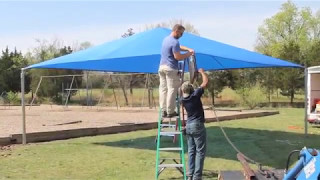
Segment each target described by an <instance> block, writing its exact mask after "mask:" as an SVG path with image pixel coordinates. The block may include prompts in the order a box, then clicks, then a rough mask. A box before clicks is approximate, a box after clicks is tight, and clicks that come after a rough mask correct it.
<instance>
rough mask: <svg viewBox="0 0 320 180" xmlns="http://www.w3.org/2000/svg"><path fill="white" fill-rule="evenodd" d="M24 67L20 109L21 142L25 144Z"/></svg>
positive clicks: (21, 76)
mask: <svg viewBox="0 0 320 180" xmlns="http://www.w3.org/2000/svg"><path fill="white" fill-rule="evenodd" d="M24 73H25V71H24V69H23V68H22V69H21V74H20V78H21V107H22V108H21V110H22V144H27V137H26V109H25V102H24V90H25V89H24Z"/></svg>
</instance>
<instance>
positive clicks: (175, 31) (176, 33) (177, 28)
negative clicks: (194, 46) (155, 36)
mask: <svg viewBox="0 0 320 180" xmlns="http://www.w3.org/2000/svg"><path fill="white" fill-rule="evenodd" d="M184 30H185V28H184V27H183V26H182V25H181V24H176V25H174V26H173V28H172V35H173V37H174V38H176V39H179V38H180V37H181V36H182V35H183V32H184Z"/></svg>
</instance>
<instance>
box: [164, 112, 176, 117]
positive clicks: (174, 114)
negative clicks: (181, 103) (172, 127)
mask: <svg viewBox="0 0 320 180" xmlns="http://www.w3.org/2000/svg"><path fill="white" fill-rule="evenodd" d="M174 116H179V114H178V113H177V112H173V113H172V114H168V115H167V117H168V118H172V117H174Z"/></svg>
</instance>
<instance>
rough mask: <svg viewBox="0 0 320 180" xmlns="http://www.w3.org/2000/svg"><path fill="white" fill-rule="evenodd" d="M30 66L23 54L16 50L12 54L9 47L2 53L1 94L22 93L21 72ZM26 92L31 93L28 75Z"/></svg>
mask: <svg viewBox="0 0 320 180" xmlns="http://www.w3.org/2000/svg"><path fill="white" fill-rule="evenodd" d="M27 65H28V62H27V60H26V59H25V58H24V57H23V56H22V54H21V52H18V51H17V50H16V49H15V50H14V51H13V52H10V50H9V48H8V47H7V48H6V49H5V50H4V51H2V56H1V57H0V94H1V93H2V92H3V91H6V92H9V91H12V92H20V90H21V85H20V82H21V81H20V71H21V68H24V67H26V66H27ZM25 81H26V89H25V91H26V92H29V90H30V88H29V84H30V75H29V73H26V75H25Z"/></svg>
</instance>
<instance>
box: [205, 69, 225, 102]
mask: <svg viewBox="0 0 320 180" xmlns="http://www.w3.org/2000/svg"><path fill="white" fill-rule="evenodd" d="M228 75H229V72H228V71H213V72H208V79H209V81H210V82H209V83H208V87H207V89H208V92H209V93H210V96H211V98H212V104H213V105H214V104H215V97H218V95H219V93H221V92H222V90H223V88H224V87H225V86H227V85H228V82H229V79H228V77H229V76H228Z"/></svg>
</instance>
